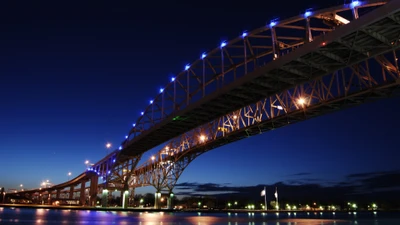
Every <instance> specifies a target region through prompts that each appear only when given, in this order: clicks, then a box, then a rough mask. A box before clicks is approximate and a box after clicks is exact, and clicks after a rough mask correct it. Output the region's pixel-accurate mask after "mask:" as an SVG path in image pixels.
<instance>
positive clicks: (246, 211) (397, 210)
mask: <svg viewBox="0 0 400 225" xmlns="http://www.w3.org/2000/svg"><path fill="white" fill-rule="evenodd" d="M0 207H6V208H33V209H60V210H65V209H69V210H91V211H122V212H206V213H321V212H322V213H332V212H335V213H346V212H350V213H353V212H357V213H365V212H397V213H398V212H400V209H392V210H335V211H332V210H315V211H314V210H279V211H278V210H267V211H265V210H245V209H185V210H175V209H153V208H127V209H123V208H121V207H89V206H53V205H33V204H31V205H25V204H0Z"/></svg>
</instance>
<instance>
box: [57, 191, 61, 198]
mask: <svg viewBox="0 0 400 225" xmlns="http://www.w3.org/2000/svg"><path fill="white" fill-rule="evenodd" d="M60 194H61V190H60V189H57V190H56V199H59V198H60Z"/></svg>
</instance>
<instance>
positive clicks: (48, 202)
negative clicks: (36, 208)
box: [47, 191, 51, 205]
mask: <svg viewBox="0 0 400 225" xmlns="http://www.w3.org/2000/svg"><path fill="white" fill-rule="evenodd" d="M47 204H48V205H51V191H49V194H48V197H47Z"/></svg>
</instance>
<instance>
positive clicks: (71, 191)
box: [68, 186, 74, 199]
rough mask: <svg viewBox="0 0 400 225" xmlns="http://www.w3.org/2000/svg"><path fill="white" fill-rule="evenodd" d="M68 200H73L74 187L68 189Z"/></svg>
mask: <svg viewBox="0 0 400 225" xmlns="http://www.w3.org/2000/svg"><path fill="white" fill-rule="evenodd" d="M68 198H69V199H73V198H74V186H71V187H70V188H69V195H68Z"/></svg>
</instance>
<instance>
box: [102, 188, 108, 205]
mask: <svg viewBox="0 0 400 225" xmlns="http://www.w3.org/2000/svg"><path fill="white" fill-rule="evenodd" d="M101 207H108V190H107V189H103V192H102V193H101Z"/></svg>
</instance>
